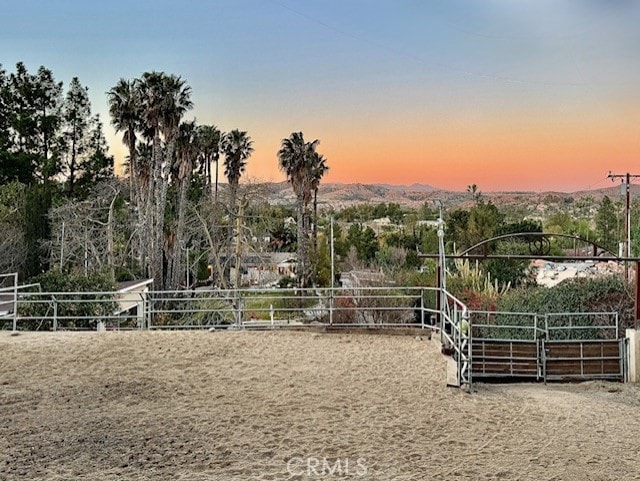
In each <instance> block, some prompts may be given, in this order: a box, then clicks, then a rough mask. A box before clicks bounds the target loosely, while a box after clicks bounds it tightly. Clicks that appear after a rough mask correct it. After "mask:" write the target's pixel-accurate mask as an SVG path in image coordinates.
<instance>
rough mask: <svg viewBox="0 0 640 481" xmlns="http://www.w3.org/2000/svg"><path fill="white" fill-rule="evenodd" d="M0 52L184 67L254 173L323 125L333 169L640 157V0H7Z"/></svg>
mask: <svg viewBox="0 0 640 481" xmlns="http://www.w3.org/2000/svg"><path fill="white" fill-rule="evenodd" d="M0 14H1V16H2V19H3V21H2V28H1V29H0V63H2V64H3V67H4V69H5V70H8V71H13V70H14V67H15V63H16V62H18V61H24V62H25V63H26V65H27V67H28V68H29V70H30V71H32V72H35V70H36V69H37V68H38V66H40V65H44V66H46V67H48V68H50V69H51V70H52V71H53V73H54V75H55V76H56V78H57V79H58V80H62V81H64V83H65V86H66V85H68V83H69V81H70V80H71V78H72V77H73V76H78V77H79V79H80V81H81V82H82V83H83V84H84V85H86V86H88V87H89V89H90V97H91V101H92V106H93V110H94V112H98V113H100V114H101V115H102V117H103V120H104V122H105V124H106V126H107V129H106V133H107V138H108V140H109V143H110V146H111V151H112V152H113V153H114V155H115V156H116V158H117V159H119V160H121V159H122V158H123V157H124V155H126V150H125V149H124V148H123V146H122V143H121V141H120V135H118V136H116V135H115V134H114V132H113V129H112V128H111V126H110V125H109V118H108V113H107V112H108V110H107V99H106V95H105V92H106V91H107V90H109V89H110V88H111V87H112V86H113V85H115V84H116V82H117V81H118V79H119V78H121V77H124V78H134V77H138V76H139V75H140V74H142V72H144V71H149V70H163V71H165V72H167V73H174V74H177V75H180V76H182V77H184V78H185V79H186V80H187V82H188V84H189V85H190V86H191V87H192V89H193V96H192V97H193V101H194V103H195V108H194V109H193V110H192V111H191V112H189V113H188V115H187V118H188V119H191V118H194V117H195V118H196V119H197V121H198V122H199V123H204V124H215V125H217V126H218V127H219V128H220V129H221V130H223V131H224V130H231V129H234V128H238V129H240V130H247V131H248V132H249V135H250V136H251V137H252V138H253V139H254V146H255V152H254V154H253V156H252V158H251V159H250V160H249V164H248V174H249V176H251V177H252V178H253V179H255V180H263V181H279V180H283V176H282V174H281V173H280V172H279V170H278V161H277V157H276V152H277V150H278V148H279V145H280V141H281V139H282V138H284V137H287V136H289V134H290V133H291V132H293V131H303V132H304V134H305V137H306V138H308V139H309V140H312V139H316V138H317V139H320V146H319V149H318V150H319V151H320V152H321V153H323V154H324V155H325V156H326V157H327V159H328V165H329V167H330V171H329V173H328V175H327V177H326V178H325V181H328V182H360V183H389V184H413V183H423V184H430V185H433V186H436V187H440V188H446V189H454V190H464V189H465V188H466V186H467V185H469V184H472V183H475V184H477V185H478V186H479V187H480V189H481V190H484V191H492V190H535V191H542V190H561V191H575V190H583V189H589V188H598V187H603V186H609V185H611V182H610V181H608V180H607V179H606V176H607V173H608V172H609V171H610V170H612V171H614V172H616V173H624V172H627V171H628V172H631V173H636V174H640V53H639V51H638V49H639V47H640V27H639V25H640V2H636V1H632V0H571V1H569V0H566V1H562V0H549V1H547V0H532V1H525V0H522V1H515V0H486V1H473V0H467V1H461V0H434V1H425V0H386V1H379V0H366V1H365V0H341V1H338V0H323V1H319V0H313V1H312V0H307V1H302V0H185V1H176V0H148V1H139V0H138V1H137V0H128V1H121V0H109V1H105V2H93V1H73V0H39V1H32V0H21V1H17V0H15V1H11V0H4V1H3V2H2V6H0Z"/></svg>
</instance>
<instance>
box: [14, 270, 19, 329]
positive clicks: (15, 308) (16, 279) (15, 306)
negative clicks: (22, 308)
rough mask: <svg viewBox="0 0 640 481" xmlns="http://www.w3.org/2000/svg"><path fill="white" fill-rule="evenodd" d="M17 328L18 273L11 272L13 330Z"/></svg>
mask: <svg viewBox="0 0 640 481" xmlns="http://www.w3.org/2000/svg"><path fill="white" fill-rule="evenodd" d="M17 330H18V273H17V272H16V273H14V274H13V332H16V331H17Z"/></svg>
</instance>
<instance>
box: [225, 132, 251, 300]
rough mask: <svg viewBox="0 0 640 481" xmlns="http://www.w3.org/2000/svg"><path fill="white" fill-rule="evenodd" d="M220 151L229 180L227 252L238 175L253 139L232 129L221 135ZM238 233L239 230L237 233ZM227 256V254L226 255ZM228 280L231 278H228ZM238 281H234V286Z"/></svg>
mask: <svg viewBox="0 0 640 481" xmlns="http://www.w3.org/2000/svg"><path fill="white" fill-rule="evenodd" d="M222 151H223V152H224V175H225V176H226V177H227V180H228V181H229V230H228V235H227V253H229V252H231V240H232V238H233V221H234V220H236V219H237V216H238V215H237V208H236V199H237V196H238V185H239V183H240V176H241V175H242V173H243V172H244V170H245V168H246V166H247V160H248V159H249V157H250V156H251V153H252V152H253V141H252V140H251V137H249V135H248V134H247V132H245V131H239V130H237V129H236V130H232V131H231V132H227V133H226V134H224V136H223V137H222ZM237 235H238V236H239V235H240V232H238V233H237ZM227 257H229V256H227ZM238 270H239V259H238V258H237V255H236V277H237V276H238ZM229 280H231V279H230V278H229ZM237 287H239V286H238V282H237V281H236V288H237Z"/></svg>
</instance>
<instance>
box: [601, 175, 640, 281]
mask: <svg viewBox="0 0 640 481" xmlns="http://www.w3.org/2000/svg"><path fill="white" fill-rule="evenodd" d="M607 177H609V178H610V179H611V180H612V181H613V180H615V179H622V182H623V183H624V186H625V197H626V203H625V204H626V211H625V222H624V226H625V242H624V243H625V256H626V257H631V179H632V178H634V179H635V178H638V177H640V174H630V173H629V172H627V173H626V174H612V173H611V171H609V175H608V176H607ZM624 270H625V278H626V279H627V280H629V267H628V264H627V263H626V262H625V264H624Z"/></svg>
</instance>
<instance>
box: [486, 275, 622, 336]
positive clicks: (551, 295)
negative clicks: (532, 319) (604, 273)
mask: <svg viewBox="0 0 640 481" xmlns="http://www.w3.org/2000/svg"><path fill="white" fill-rule="evenodd" d="M498 310H499V311H508V312H531V313H537V314H540V315H544V314H548V313H561V312H567V313H568V312H574V313H575V312H578V313H579V312H617V313H619V323H620V326H619V327H620V329H625V328H627V327H630V326H631V325H632V323H633V298H632V296H631V294H630V293H629V291H628V288H627V286H626V284H625V282H624V281H623V280H622V279H621V278H620V277H618V276H608V277H600V278H594V279H569V280H566V281H564V282H562V283H560V284H558V285H557V286H555V287H553V288H545V287H523V288H518V289H512V290H511V291H509V292H508V293H507V294H506V295H504V296H502V297H501V298H500V300H499V302H498ZM559 321H560V320H559ZM573 322H574V323H575V324H578V323H580V324H582V325H585V326H589V325H594V326H597V325H602V324H598V323H599V322H602V323H604V322H607V321H606V320H605V319H598V318H596V317H594V316H584V317H577V318H573ZM582 332H583V335H582V336H581V338H583V339H585V338H589V337H591V338H593V336H594V334H595V330H594V331H593V332H592V331H591V330H584V331H582Z"/></svg>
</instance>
